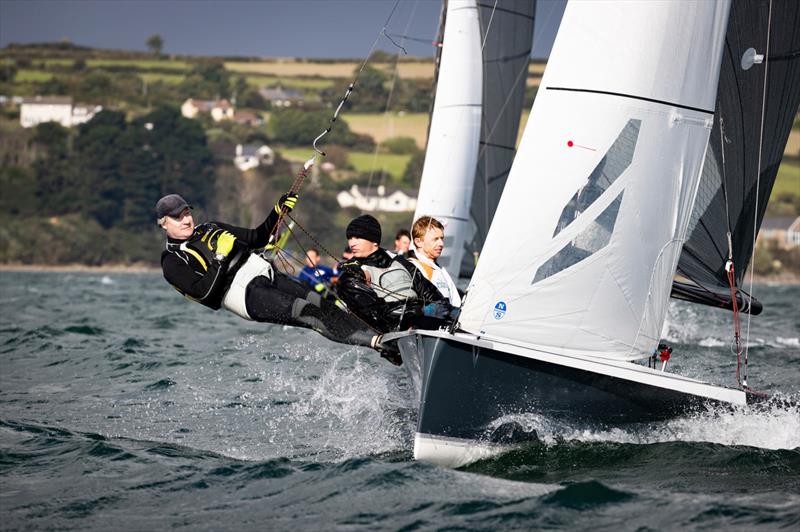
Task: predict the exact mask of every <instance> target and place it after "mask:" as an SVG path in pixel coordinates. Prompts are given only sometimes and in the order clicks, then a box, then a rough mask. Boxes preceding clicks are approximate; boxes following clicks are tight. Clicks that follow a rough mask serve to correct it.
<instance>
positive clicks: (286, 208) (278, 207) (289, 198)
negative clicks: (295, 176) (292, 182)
mask: <svg viewBox="0 0 800 532" xmlns="http://www.w3.org/2000/svg"><path fill="white" fill-rule="evenodd" d="M297 200H298V196H297V194H295V193H294V192H288V193H286V194H284V195H283V196H281V197H280V199H279V200H278V203H276V204H275V212H277V213H278V214H280V213H281V211H283V212H284V213H287V212H292V209H294V206H295V205H297Z"/></svg>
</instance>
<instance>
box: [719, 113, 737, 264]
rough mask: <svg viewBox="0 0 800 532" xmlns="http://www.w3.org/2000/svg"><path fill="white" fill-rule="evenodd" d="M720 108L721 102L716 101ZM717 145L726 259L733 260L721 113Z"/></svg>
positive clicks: (723, 126) (723, 127)
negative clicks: (720, 156) (719, 154)
mask: <svg viewBox="0 0 800 532" xmlns="http://www.w3.org/2000/svg"><path fill="white" fill-rule="evenodd" d="M717 107H718V108H719V109H720V110H721V109H722V106H721V103H719V102H718V103H717ZM719 147H720V151H721V154H722V193H723V195H724V197H725V225H726V226H727V229H728V260H733V249H732V248H731V215H730V212H729V210H728V176H727V172H726V169H725V123H724V121H723V119H722V115H720V117H719Z"/></svg>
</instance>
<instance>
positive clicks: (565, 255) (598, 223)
mask: <svg viewBox="0 0 800 532" xmlns="http://www.w3.org/2000/svg"><path fill="white" fill-rule="evenodd" d="M624 193H625V191H624V190H623V191H622V192H620V193H619V196H617V197H616V198H614V201H612V202H611V204H610V205H609V206H608V207H606V208H605V209H604V210H603V212H601V213H600V214H599V215H598V217H597V218H595V219H594V220H593V221H592V223H590V224H589V226H588V227H587V228H586V229H584V230H583V231H581V232H580V233H578V234H577V235H576V236H575V238H574V239H573V240H572V241H571V242H570V243H569V244H567V245H566V246H564V247H563V248H561V249H560V250H558V252H557V253H556V254H555V255H553V256H552V257H550V258H549V259H548V260H547V262H545V263H544V264H542V265H541V266H540V267H539V268H538V269H537V270H536V275H535V276H534V278H533V282H532V283H531V284H534V283H538V282H539V281H542V280H544V279H547V278H548V277H550V276H552V275H555V274H557V273H558V272H560V271H562V270H566V269H567V268H569V267H570V266H574V265H575V264H578V263H579V262H580V261H582V260H584V259H586V258H587V257H590V256H591V255H593V254H594V253H597V252H598V251H600V250H601V249H603V248H604V247H606V246H607V245H608V243H609V242H610V241H611V235H612V234H613V233H614V226H615V225H616V224H617V215H618V214H619V206H620V205H621V204H622V195H623V194H624Z"/></svg>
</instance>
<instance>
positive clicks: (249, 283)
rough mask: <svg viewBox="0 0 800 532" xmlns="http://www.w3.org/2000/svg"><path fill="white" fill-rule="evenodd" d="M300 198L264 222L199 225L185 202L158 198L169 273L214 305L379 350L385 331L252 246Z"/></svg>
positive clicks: (186, 291) (287, 200) (288, 200)
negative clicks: (250, 225)
mask: <svg viewBox="0 0 800 532" xmlns="http://www.w3.org/2000/svg"><path fill="white" fill-rule="evenodd" d="M296 202H297V196H296V195H294V194H284V195H283V196H281V198H280V200H278V203H276V204H275V208H274V209H272V210H271V211H270V214H269V215H268V216H267V218H266V220H264V222H263V223H262V224H261V225H259V226H258V227H256V228H255V229H246V228H243V227H236V226H233V225H229V224H225V223H222V222H206V223H203V224H200V225H197V226H195V224H194V219H193V218H192V213H191V211H190V209H191V206H190V205H189V204H188V203H187V202H186V200H184V199H183V198H182V197H181V196H179V195H177V194H170V195H168V196H164V197H163V198H161V199H160V200H159V201H158V203H157V204H156V215H157V217H158V225H159V226H161V227H162V228H163V229H164V232H165V233H166V236H167V242H166V249H165V250H164V251H163V252H162V253H161V268H162V270H163V272H164V278H165V279H166V280H167V282H169V284H171V285H172V286H173V287H174V288H175V289H176V290H177V291H178V292H180V293H181V294H183V295H184V296H186V297H187V298H189V299H191V300H192V301H196V302H198V303H200V304H202V305H205V306H207V307H209V308H211V309H214V310H218V309H220V308H222V307H225V308H226V309H227V310H230V311H231V312H233V313H235V314H237V315H239V316H241V317H242V318H244V319H247V320H254V321H260V322H269V323H277V324H282V325H292V326H296V327H304V328H310V329H314V330H315V331H317V332H319V333H321V334H323V335H324V336H325V337H327V338H329V339H331V340H333V341H334V342H340V343H347V344H353V345H361V346H367V347H372V348H378V346H379V344H378V342H379V340H380V336H379V335H376V333H375V332H373V331H371V330H370V329H369V327H368V326H366V325H365V324H364V323H363V322H361V321H360V320H359V319H358V318H356V317H354V316H351V315H349V314H347V313H345V312H344V311H342V310H340V309H339V308H338V307H337V306H336V305H335V303H334V302H332V301H329V300H327V299H325V298H323V297H322V296H320V295H319V294H317V293H316V292H314V291H313V290H310V289H309V287H308V286H306V285H304V284H303V283H300V282H299V281H297V280H296V279H293V278H291V277H289V276H288V275H285V274H283V273H281V272H278V271H275V269H274V268H273V267H272V264H271V263H270V262H269V261H267V260H265V259H264V258H262V257H261V256H260V255H258V254H257V253H255V252H254V251H255V250H257V249H259V248H263V247H264V246H266V245H267V244H268V242H269V237H270V234H272V232H273V231H274V230H275V226H276V225H277V223H278V220H279V218H280V213H281V211H282V210H283V211H284V212H288V211H291V210H292V209H293V208H294V206H295V204H296Z"/></svg>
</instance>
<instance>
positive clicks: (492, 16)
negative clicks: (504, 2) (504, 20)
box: [481, 0, 497, 52]
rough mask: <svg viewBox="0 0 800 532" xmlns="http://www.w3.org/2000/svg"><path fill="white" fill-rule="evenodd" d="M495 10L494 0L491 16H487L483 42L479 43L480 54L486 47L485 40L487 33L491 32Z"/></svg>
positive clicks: (487, 36)
mask: <svg viewBox="0 0 800 532" xmlns="http://www.w3.org/2000/svg"><path fill="white" fill-rule="evenodd" d="M496 9H497V0H494V5H493V6H492V14H491V15H489V23H488V24H487V25H486V33H485V34H484V35H483V42H482V43H481V52H483V49H484V47H486V39H488V38H489V32H490V31H491V30H492V21H493V20H494V12H495V10H496Z"/></svg>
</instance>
